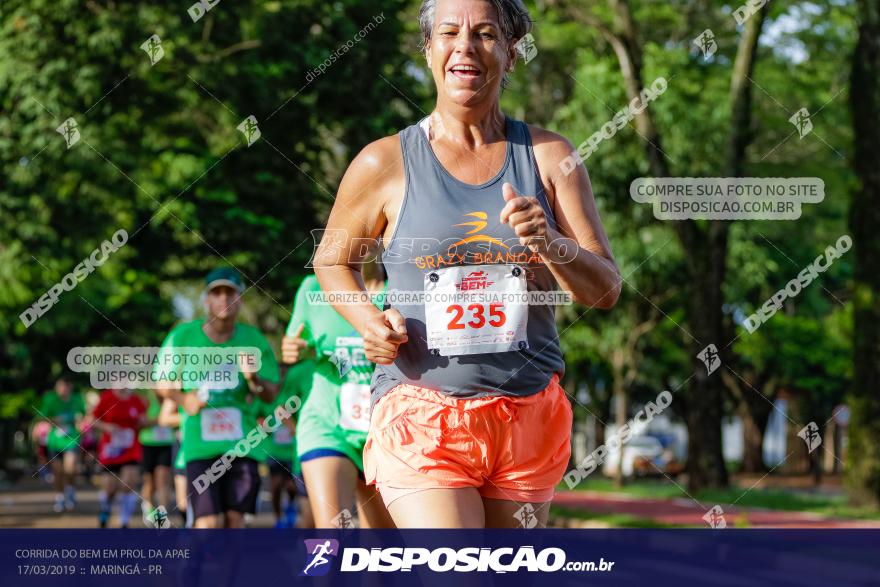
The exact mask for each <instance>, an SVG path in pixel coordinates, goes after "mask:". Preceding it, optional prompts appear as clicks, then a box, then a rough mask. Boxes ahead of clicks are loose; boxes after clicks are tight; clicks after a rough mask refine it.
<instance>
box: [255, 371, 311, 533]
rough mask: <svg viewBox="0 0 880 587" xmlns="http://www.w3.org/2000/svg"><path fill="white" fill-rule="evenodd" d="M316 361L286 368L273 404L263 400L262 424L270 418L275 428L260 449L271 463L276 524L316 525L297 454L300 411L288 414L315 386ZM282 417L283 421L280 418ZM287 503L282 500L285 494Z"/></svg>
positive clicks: (271, 487) (297, 406) (267, 463)
mask: <svg viewBox="0 0 880 587" xmlns="http://www.w3.org/2000/svg"><path fill="white" fill-rule="evenodd" d="M314 374H315V365H314V361H309V360H303V361H300V362H298V363H297V364H296V365H293V366H292V367H290V368H289V369H287V370H286V372H285V370H284V369H283V368H282V384H281V389H280V391H279V392H278V396H277V397H276V398H275V401H274V402H273V403H271V404H265V403H262V402H261V405H260V410H261V412H262V417H261V424H263V423H266V419H267V418H271V417H274V418H275V420H269V423H270V425H271V426H272V428H273V430H272V432H271V434H269V435H268V436H266V438H265V439H264V440H263V442H261V443H260V446H259V451H260V452H262V453H264V454H263V455H262V456H263V457H264V458H263V461H264V462H265V463H266V465H267V466H268V467H269V493H270V495H271V496H272V511H273V512H274V513H275V528H278V529H282V528H311V527H313V521H312V515H311V508H310V507H309V504H308V498H307V497H306V493H305V484H303V483H302V469H301V466H300V462H299V458H298V457H297V454H296V420H297V416H296V413H291V414H290V415H287V414H288V412H289V411H290V410H292V409H297V411H298V408H301V407H302V404H303V403H304V402H305V400H306V398H307V397H308V394H309V392H310V391H311V389H312V380H313V379H314ZM294 398H296V400H295V399H294ZM278 420H280V422H279V421H278ZM285 493H286V494H287V503H286V504H282V498H283V494H285Z"/></svg>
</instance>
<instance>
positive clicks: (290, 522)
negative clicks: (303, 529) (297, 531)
mask: <svg viewBox="0 0 880 587" xmlns="http://www.w3.org/2000/svg"><path fill="white" fill-rule="evenodd" d="M283 520H284V524H285V527H286V528H296V504H295V503H293V502H290V503H288V504H287V506H286V507H285V508H284V518H283Z"/></svg>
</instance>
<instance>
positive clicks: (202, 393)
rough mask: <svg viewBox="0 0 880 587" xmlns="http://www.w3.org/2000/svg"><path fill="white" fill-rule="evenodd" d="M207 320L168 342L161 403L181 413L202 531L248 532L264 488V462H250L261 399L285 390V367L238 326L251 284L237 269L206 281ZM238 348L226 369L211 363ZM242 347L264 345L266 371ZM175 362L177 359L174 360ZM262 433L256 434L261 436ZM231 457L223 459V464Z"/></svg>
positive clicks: (159, 368)
mask: <svg viewBox="0 0 880 587" xmlns="http://www.w3.org/2000/svg"><path fill="white" fill-rule="evenodd" d="M205 281H206V286H205V293H204V305H205V310H206V313H207V319H199V320H193V321H191V322H187V323H184V324H180V325H178V326H177V327H175V328H174V329H173V330H172V331H171V333H170V334H169V335H168V336H167V337H166V339H165V341H164V342H163V343H162V349H161V350H160V352H159V358H158V364H157V365H156V367H155V370H154V373H157V378H158V379H159V380H161V381H163V382H164V383H163V385H162V386H161V388H160V389H159V390H158V391H159V395H160V396H161V397H170V398H171V399H173V400H174V401H175V402H177V404H178V406H179V407H180V408H181V410H182V412H181V429H182V430H183V449H184V453H185V455H186V476H187V483H188V484H189V485H190V488H189V489H191V492H190V500H191V502H190V503H191V507H192V510H193V515H194V517H195V524H194V526H195V527H196V528H212V527H217V525H218V519H217V518H218V516H220V515H225V522H224V525H225V526H226V527H234V528H238V527H242V526H243V524H244V514H246V513H251V514H253V513H255V511H256V503H257V496H258V492H259V487H260V477H259V471H258V469H257V462H256V460H254V458H252V457H251V456H250V451H251V450H252V448H253V446H256V444H259V441H257V443H256V444H254V445H253V446H252V443H251V440H252V439H254V438H257V437H258V435H259V434H260V430H259V429H258V428H257V409H256V408H257V406H256V400H258V399H259V400H262V401H264V402H267V403H268V402H272V401H274V399H275V395H276V394H277V392H278V381H279V373H278V364H277V363H276V361H275V355H274V353H273V351H272V348H271V347H270V346H269V343H268V341H267V340H266V339H265V337H264V336H263V335H262V334H261V333H260V332H259V330H257V329H256V328H254V327H253V326H249V325H247V324H242V323H238V322H236V318H237V316H238V312H239V310H240V309H241V294H242V292H243V291H244V286H243V283H242V280H241V276H240V275H239V274H238V272H237V271H235V270H234V269H231V268H219V269H215V270H214V271H211V272H210V273H209V274H208V276H207V278H206V280H205ZM194 347H199V348H212V349H215V350H217V351H221V352H216V353H214V355H212V356H214V357H217V356H221V355H223V353H222V350H223V349H230V350H229V351H228V352H227V353H226V354H225V355H223V356H225V357H226V358H224V359H222V362H221V363H220V364H215V363H212V364H211V365H210V366H209V365H206V362H207V361H208V360H209V359H207V358H206V356H207V353H205V352H198V353H196V352H194V351H192V350H187V348H189V349H192V348H194ZM241 347H256V348H257V350H258V351H259V358H260V368H259V370H258V371H257V372H256V373H255V372H253V370H252V369H248V368H247V367H245V366H244V365H245V363H247V362H248V361H247V359H246V358H245V357H244V356H243V351H242V350H241ZM169 359H170V360H169ZM255 431H256V432H255ZM221 457H223V460H222V461H221V460H220V458H221Z"/></svg>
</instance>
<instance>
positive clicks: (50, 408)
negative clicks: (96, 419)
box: [40, 390, 86, 452]
mask: <svg viewBox="0 0 880 587" xmlns="http://www.w3.org/2000/svg"><path fill="white" fill-rule="evenodd" d="M85 413H86V404H85V401H84V400H83V396H82V394H81V393H80V392H78V391H71V392H70V395H69V396H68V397H67V400H62V399H61V396H59V395H58V392H57V391H55V390H52V391H47V392H46V394H45V395H44V396H43V401H42V403H41V404H40V416H41V417H44V418H46V419H49V420H54V421H55V422H57V424H56V425H54V426H52V431H51V432H49V436H48V438H47V440H46V446H47V448H48V449H49V450H51V451H53V452H61V451H65V450H72V449H74V448H76V447H77V446H78V445H79V443H80V432H79V430H78V429H77V427H76V423H77V419H78V418H81V417H82V416H84V415H85Z"/></svg>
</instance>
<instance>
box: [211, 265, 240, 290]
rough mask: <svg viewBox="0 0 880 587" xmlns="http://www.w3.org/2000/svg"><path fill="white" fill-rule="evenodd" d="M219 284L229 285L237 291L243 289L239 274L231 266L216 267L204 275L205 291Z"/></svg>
mask: <svg viewBox="0 0 880 587" xmlns="http://www.w3.org/2000/svg"><path fill="white" fill-rule="evenodd" d="M221 285H225V286H227V287H231V288H233V289H235V290H236V291H237V292H239V293H241V292H242V291H244V282H242V280H241V275H240V274H239V273H238V271H236V270H235V269H233V268H232V267H218V268H216V269H214V270H213V271H211V272H210V273H208V276H207V277H205V291H211V290H212V289H214V288H215V287H220V286H221Z"/></svg>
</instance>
